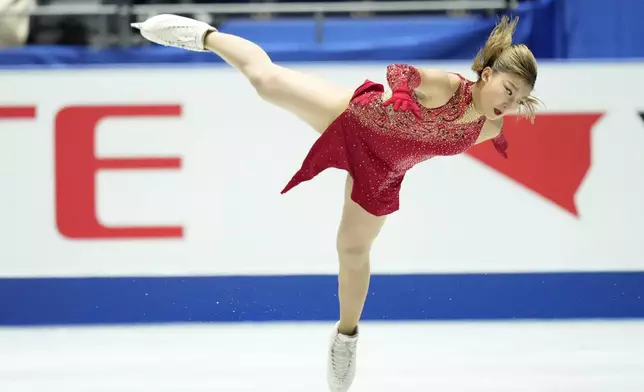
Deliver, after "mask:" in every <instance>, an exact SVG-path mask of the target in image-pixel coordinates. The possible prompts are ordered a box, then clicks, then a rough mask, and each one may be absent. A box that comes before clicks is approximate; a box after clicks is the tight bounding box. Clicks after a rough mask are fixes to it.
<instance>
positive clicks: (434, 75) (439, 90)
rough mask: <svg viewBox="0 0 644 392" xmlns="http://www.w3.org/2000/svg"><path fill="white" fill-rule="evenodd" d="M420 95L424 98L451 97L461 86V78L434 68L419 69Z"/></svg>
mask: <svg viewBox="0 0 644 392" xmlns="http://www.w3.org/2000/svg"><path fill="white" fill-rule="evenodd" d="M419 72H420V76H421V84H420V86H419V87H418V90H420V93H422V94H423V95H426V96H436V95H438V96H442V95H452V94H453V93H454V92H455V91H456V90H457V89H458V87H459V86H460V85H461V80H462V79H461V77H460V76H459V75H458V74H455V73H453V72H447V71H443V70H441V69H436V68H420V69H419Z"/></svg>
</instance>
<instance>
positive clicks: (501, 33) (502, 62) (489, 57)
mask: <svg viewBox="0 0 644 392" xmlns="http://www.w3.org/2000/svg"><path fill="white" fill-rule="evenodd" d="M518 22H519V17H516V18H514V19H513V20H510V18H509V17H507V16H503V18H501V21H500V22H499V23H497V25H496V26H495V27H494V29H493V30H492V32H491V33H490V36H489V37H488V39H487V42H486V43H485V46H484V47H483V49H481V50H480V51H479V52H478V54H477V55H476V57H475V58H474V62H473V63H472V70H473V71H474V72H476V74H477V75H478V76H479V79H480V78H481V74H482V73H483V70H484V69H485V68H486V67H490V68H492V70H493V71H495V72H501V73H509V74H513V75H516V76H518V77H520V78H521V79H523V80H524V81H525V82H526V83H527V84H528V85H529V86H530V89H533V88H534V85H535V83H536V81H537V60H536V59H535V57H534V55H533V54H532V52H531V51H530V49H528V47H527V46H525V45H523V44H519V45H517V44H514V45H513V44H512V35H513V34H514V31H515V29H516V26H517V23H518ZM538 103H539V100H538V99H537V98H535V97H533V96H529V97H527V98H526V99H525V100H524V101H523V102H521V103H520V105H519V111H520V112H524V113H523V115H524V116H525V117H527V118H529V119H530V120H531V121H534V117H535V114H536V109H537V105H538Z"/></svg>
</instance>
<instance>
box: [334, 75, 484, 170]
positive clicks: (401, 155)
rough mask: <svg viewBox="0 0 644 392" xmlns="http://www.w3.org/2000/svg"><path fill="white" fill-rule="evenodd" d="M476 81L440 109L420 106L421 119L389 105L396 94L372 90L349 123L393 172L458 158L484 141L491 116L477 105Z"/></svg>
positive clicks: (463, 83)
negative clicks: (442, 158) (474, 96)
mask: <svg viewBox="0 0 644 392" xmlns="http://www.w3.org/2000/svg"><path fill="white" fill-rule="evenodd" d="M472 85H473V82H471V81H469V80H467V79H464V78H461V84H460V86H459V87H458V89H457V90H456V92H455V93H454V94H453V96H452V97H451V98H450V100H449V101H448V102H447V103H446V104H444V105H442V106H440V107H437V108H427V107H424V106H422V105H421V104H420V102H419V101H418V98H417V97H415V96H414V97H413V99H414V101H415V102H416V104H417V105H418V106H419V108H420V113H421V117H422V118H421V119H417V118H416V117H415V116H414V115H413V114H412V113H409V112H396V111H394V110H393V107H392V106H384V105H383V102H384V101H386V100H387V99H388V98H389V96H390V94H391V93H390V92H385V91H371V92H369V93H367V94H369V95H370V97H369V99H367V100H365V101H364V102H362V103H355V102H354V103H352V104H351V105H350V107H349V110H348V111H347V121H350V122H351V123H353V125H354V129H356V132H358V134H357V136H358V137H359V138H360V139H361V140H362V141H363V142H364V143H365V144H367V145H368V146H369V148H370V149H371V150H372V151H373V152H374V153H375V154H376V155H377V156H378V157H379V158H380V159H381V160H382V161H383V162H384V163H386V164H387V165H388V166H389V167H390V168H391V169H392V170H395V171H405V170H408V169H410V168H411V167H412V166H414V165H415V164H417V163H419V162H422V161H424V160H427V159H429V158H432V157H434V156H439V155H456V154H460V153H462V152H465V151H466V150H467V149H469V148H470V147H471V146H472V145H474V143H475V142H476V140H477V139H478V137H479V134H480V132H481V129H482V127H483V124H484V122H485V117H483V116H481V115H479V114H478V112H476V110H475V109H474V107H473V104H472V93H471V87H472Z"/></svg>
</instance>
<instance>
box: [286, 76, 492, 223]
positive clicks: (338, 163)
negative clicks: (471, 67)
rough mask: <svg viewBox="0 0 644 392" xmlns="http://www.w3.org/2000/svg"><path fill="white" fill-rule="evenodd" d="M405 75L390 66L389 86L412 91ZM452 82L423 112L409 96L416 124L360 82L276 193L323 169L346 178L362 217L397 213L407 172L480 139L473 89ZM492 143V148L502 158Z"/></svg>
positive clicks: (380, 90) (378, 89)
mask: <svg viewBox="0 0 644 392" xmlns="http://www.w3.org/2000/svg"><path fill="white" fill-rule="evenodd" d="M411 70H414V69H413V67H410V66H406V65H390V66H389V67H388V68H387V80H388V82H389V85H390V86H399V85H400V79H401V78H412V79H413V78H418V80H411V81H410V85H411V86H412V87H413V86H418V85H419V84H420V79H419V78H420V74H418V73H414V72H412V71H411ZM414 75H416V76H414ZM458 76H459V77H460V78H461V83H460V86H459V87H458V89H457V90H456V92H455V93H454V95H453V96H452V97H451V99H450V100H449V101H448V102H447V103H446V104H445V105H443V106H441V107H438V108H433V109H429V108H426V107H423V106H422V105H420V103H419V102H418V99H417V98H416V97H415V96H414V94H411V99H412V100H413V101H414V102H415V103H416V105H418V108H419V110H420V117H421V118H420V119H418V118H416V116H415V115H414V114H413V113H411V112H408V111H394V109H393V106H394V105H388V106H385V105H383V102H385V101H386V100H387V97H386V93H384V86H383V85H382V84H378V83H374V82H372V81H369V80H366V81H365V82H364V83H363V84H362V85H361V86H360V87H359V88H358V89H356V90H355V92H354V94H353V97H352V99H351V102H350V104H349V107H348V108H347V109H346V110H345V111H344V112H343V113H342V114H341V115H340V116H338V118H336V119H335V121H333V123H332V124H331V125H329V127H328V128H327V129H326V131H325V132H324V133H323V134H322V135H320V137H319V138H318V139H317V140H316V142H315V143H314V144H313V146H312V147H311V149H310V151H309V153H308V155H307V156H306V158H305V159H304V162H303V163H302V167H301V168H300V170H298V171H297V173H295V175H294V176H293V178H292V179H291V180H290V182H289V183H288V184H287V185H286V187H285V188H284V190H282V193H286V192H288V191H289V190H290V189H292V188H293V187H295V186H297V185H298V184H300V183H302V182H304V181H308V180H311V179H312V178H314V177H315V176H317V175H318V174H319V173H321V172H322V171H324V170H326V169H328V168H338V169H343V170H346V171H347V172H348V173H349V174H350V175H351V177H352V179H353V189H352V192H351V199H352V200H353V201H355V202H356V203H357V204H358V205H360V206H361V207H362V208H364V209H365V210H366V211H367V212H369V213H371V214H373V215H376V216H382V215H387V214H391V213H392V212H394V211H397V210H398V208H399V193H400V187H401V184H402V181H403V179H404V177H405V173H406V172H407V171H408V170H409V169H411V168H412V167H413V166H414V165H416V164H418V163H420V162H423V161H425V160H428V159H430V158H433V157H436V156H447V155H456V154H460V153H463V152H465V151H467V150H468V149H469V148H470V147H471V146H473V145H474V143H475V142H476V140H477V139H478V137H479V134H480V133H481V129H482V127H483V124H484V122H485V117H484V116H480V115H478V113H476V112H475V111H474V110H473V109H474V108H473V106H472V92H471V87H472V85H473V84H474V83H473V82H471V81H469V80H467V79H465V78H463V77H462V76H460V75H458ZM414 88H415V87H414ZM394 91H395V90H394ZM498 141H499V140H495V146H497V150H500V151H501V152H502V153H503V152H504V146H502V145H501V144H502V143H501V144H500V143H497V142H498Z"/></svg>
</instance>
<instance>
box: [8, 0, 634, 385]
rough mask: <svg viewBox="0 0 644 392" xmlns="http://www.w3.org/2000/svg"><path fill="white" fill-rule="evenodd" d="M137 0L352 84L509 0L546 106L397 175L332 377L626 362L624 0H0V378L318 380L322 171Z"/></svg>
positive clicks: (630, 295) (285, 122) (447, 47)
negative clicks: (151, 25)
mask: <svg viewBox="0 0 644 392" xmlns="http://www.w3.org/2000/svg"><path fill="white" fill-rule="evenodd" d="M159 13H174V14H180V15H185V16H189V17H194V18H197V19H200V20H203V21H206V22H208V23H211V24H212V25H214V26H216V27H217V28H219V29H220V30H221V31H224V32H228V33H232V34H237V35H240V36H242V37H244V38H247V39H250V40H252V41H254V42H256V43H258V44H259V45H260V46H262V47H263V48H264V49H265V50H266V51H267V52H268V53H269V54H270V56H271V57H272V58H273V60H274V61H276V62H279V63H282V64H285V65H287V66H289V67H292V68H295V69H298V70H302V71H304V72H309V73H311V74H315V75H318V76H321V77H323V78H325V79H327V80H329V81H330V82H333V83H336V84H339V85H343V86H346V87H347V88H349V89H354V88H355V87H357V86H358V85H359V84H360V83H362V82H363V81H364V79H366V78H368V79H371V80H374V81H379V82H383V81H385V67H386V65H388V64H390V63H392V62H397V63H411V64H414V65H416V66H419V67H437V68H441V69H444V70H448V71H452V72H459V73H461V74H463V75H464V76H466V77H469V78H474V77H475V75H474V74H473V73H472V72H471V71H470V69H469V67H470V63H471V61H472V59H473V57H474V55H475V54H476V52H477V51H478V49H479V48H480V47H481V46H482V45H483V43H484V42H485V40H486V38H487V36H488V34H489V32H490V31H491V29H492V28H493V26H494V24H495V22H496V21H497V20H498V18H499V17H500V16H501V15H504V14H507V15H512V16H514V15H517V16H519V17H520V22H519V26H518V29H517V33H516V35H515V38H514V42H515V43H525V44H527V45H529V47H530V48H531V49H532V50H533V52H534V53H535V55H536V57H537V59H538V61H539V77H538V80H537V85H536V88H535V91H534V95H536V96H537V97H538V98H540V99H541V100H542V101H543V103H544V106H543V107H542V108H541V111H540V112H539V114H538V116H537V118H536V121H535V123H534V124H530V123H529V122H527V121H525V120H521V119H519V118H514V116H510V117H509V118H507V119H506V121H505V128H504V132H505V134H506V135H507V138H508V140H509V143H510V148H509V159H508V160H504V159H502V158H501V157H500V156H499V155H498V154H497V153H496V152H495V150H494V148H493V147H492V146H490V145H489V144H488V143H484V144H482V145H479V146H476V147H475V148H473V149H472V150H471V151H469V152H468V153H467V154H463V155H460V156H456V157H444V158H440V159H435V160H432V161H430V162H426V163H424V164H422V165H419V166H418V167H416V168H414V169H413V170H412V171H410V173H409V174H408V175H407V176H406V178H405V186H404V187H403V192H402V195H401V210H400V211H398V212H397V213H396V214H394V215H392V216H391V217H390V218H389V220H388V223H387V225H386V226H385V228H384V229H383V232H382V234H381V235H380V237H379V239H378V241H377V243H376V245H375V247H374V249H373V252H372V272H373V279H372V283H371V288H370V293H369V299H368V301H367V305H366V308H365V313H364V321H363V324H362V330H361V334H362V337H361V341H360V345H359V350H358V353H359V354H358V355H359V363H358V376H357V379H356V383H355V386H354V388H352V390H351V391H352V392H353V391H371V392H373V391H376V392H377V391H391V390H394V391H400V392H402V391H417V390H440V391H445V392H456V391H459V392H461V391H477V392H478V391H495V392H502V391H535V392H536V391H539V392H544V391H562V392H564V391H565V392H573V391H584V392H599V391H601V392H604V391H606V392H615V391H620V392H631V391H632V392H640V391H642V390H644V339H642V336H644V238H643V234H642V233H644V226H643V223H642V222H644V207H643V203H642V200H644V176H642V170H643V169H644V154H642V147H641V146H643V145H644V99H643V98H642V91H644V43H643V41H642V37H644V23H642V19H643V17H644V2H643V1H641V0H613V1H606V0H523V1H522V0H432V1H422V0H411V1H407V0H406V1H403V0H399V1H386V0H378V1H375V0H374V1H369V0H364V1H360V0H356V1H340V0H335V1H326V2H310V1H304V0H298V1H294V0H293V1H290V0H284V1H278V0H265V1H264V0H261V1H260V0H251V1H242V0H227V1H212V0H174V1H172V0H164V1H161V0H159V1H154V0H122V1H120V0H104V1H100V0H84V1H83V0H38V1H36V0H0V179H1V180H2V190H1V191H0V217H1V219H0V391H2V392H18V391H20V392H24V391H34V392H40V391H48V392H81V391H82V392H90V391H106V392H124V391H136V392H141V391H150V392H151V391H155V392H156V391H177V392H187V391H280V392H284V391H326V390H327V389H326V380H325V369H326V349H327V343H328V340H327V339H328V337H329V335H330V333H331V329H332V327H333V324H334V323H335V321H336V319H337V317H338V306H337V296H336V289H337V277H336V275H335V274H336V273H337V261H336V253H335V235H336V229H337V224H338V222H339V218H340V213H341V208H342V195H343V187H344V174H343V173H341V172H339V171H334V170H329V171H327V172H325V173H323V174H322V175H320V176H319V177H318V178H316V180H315V181H311V182H307V183H305V184H302V185H301V186H300V187H298V188H297V189H294V190H292V191H291V192H289V193H288V194H286V195H280V193H279V192H280V190H281V189H282V187H283V186H284V185H285V184H286V182H287V180H288V179H289V178H290V177H291V176H292V174H293V173H294V172H295V170H296V169H297V168H299V166H300V165H301V161H302V159H303V158H304V156H305V154H306V152H307V151H308V149H309V148H310V146H311V144H312V143H313V142H314V140H315V133H314V132H310V130H309V129H308V127H307V126H306V125H305V124H304V123H302V122H300V121H299V120H298V119H296V118H294V117H293V116H291V115H290V114H288V113H286V112H284V111H282V110H280V109H277V108H275V107H272V106H270V105H268V104H266V103H265V102H263V101H262V100H261V99H260V98H259V97H258V96H257V94H256V93H255V91H254V90H253V89H252V87H251V86H250V85H249V84H248V83H247V82H246V80H244V79H243V77H242V76H241V75H240V74H238V73H237V72H236V71H235V70H233V69H232V68H230V67H229V66H227V65H226V64H225V63H224V62H223V61H222V60H221V59H219V58H218V57H217V56H216V55H213V54H210V53H196V52H188V51H183V50H179V49H174V48H166V47H160V46H157V45H151V44H150V43H149V42H147V41H145V40H143V39H142V38H141V37H140V35H138V34H137V33H136V31H134V30H133V29H132V28H131V27H130V23H132V22H135V21H143V20H145V19H146V18H148V17H150V16H152V15H156V14H159Z"/></svg>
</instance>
